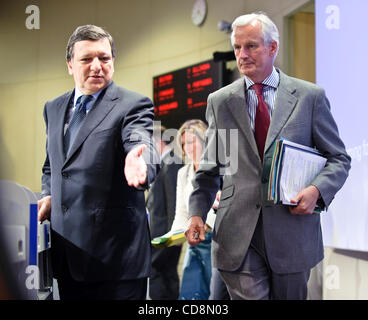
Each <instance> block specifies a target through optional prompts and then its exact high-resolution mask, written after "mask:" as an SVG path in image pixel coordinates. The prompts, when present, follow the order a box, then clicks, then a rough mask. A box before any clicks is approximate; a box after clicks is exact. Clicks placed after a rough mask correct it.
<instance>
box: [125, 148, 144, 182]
mask: <svg viewBox="0 0 368 320" xmlns="http://www.w3.org/2000/svg"><path fill="white" fill-rule="evenodd" d="M146 149H147V146H146V145H145V144H140V145H138V146H136V147H135V148H133V149H132V150H130V152H129V153H128V154H127V156H126V158H125V167H124V174H125V178H126V180H127V183H128V185H129V186H131V187H135V188H138V187H139V186H140V185H142V184H144V183H145V182H146V180H147V164H146V162H145V161H144V159H143V157H142V154H143V152H144V151H145V150H146Z"/></svg>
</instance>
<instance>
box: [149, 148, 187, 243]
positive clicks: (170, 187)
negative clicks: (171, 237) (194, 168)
mask: <svg viewBox="0 0 368 320" xmlns="http://www.w3.org/2000/svg"><path fill="white" fill-rule="evenodd" d="M170 152H172V151H170ZM171 157H172V156H171V155H170V153H167V154H166V155H165V156H164V158H163V159H162V161H161V170H160V173H159V174H158V175H157V177H156V180H155V182H154V183H153V184H152V186H151V188H150V190H149V192H148V195H147V209H148V212H149V213H150V230H151V238H152V239H153V238H155V237H158V236H161V235H163V234H165V233H166V232H168V231H169V230H170V228H171V225H172V223H173V221H174V218H175V207H176V182H177V177H178V170H179V169H180V168H181V167H182V166H183V165H182V164H181V161H180V159H179V158H178V157H176V156H175V158H172V159H171ZM168 161H170V163H169V162H168Z"/></svg>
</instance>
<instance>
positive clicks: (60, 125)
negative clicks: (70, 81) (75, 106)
mask: <svg viewBox="0 0 368 320" xmlns="http://www.w3.org/2000/svg"><path fill="white" fill-rule="evenodd" d="M73 97H74V90H73V91H70V92H68V93H67V94H66V97H65V99H64V100H63V101H62V102H60V104H59V106H58V108H56V110H57V112H56V119H62V121H57V127H56V130H55V132H56V134H57V149H58V151H59V154H60V157H61V159H63V158H64V157H65V155H64V124H65V117H66V113H67V110H68V107H69V106H70V104H71V103H72V99H73Z"/></svg>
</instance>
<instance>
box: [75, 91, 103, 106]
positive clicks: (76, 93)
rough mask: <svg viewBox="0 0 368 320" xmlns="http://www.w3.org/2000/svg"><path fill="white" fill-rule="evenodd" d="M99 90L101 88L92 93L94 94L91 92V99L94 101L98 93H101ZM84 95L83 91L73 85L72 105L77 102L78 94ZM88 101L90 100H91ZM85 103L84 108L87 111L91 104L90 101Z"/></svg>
mask: <svg viewBox="0 0 368 320" xmlns="http://www.w3.org/2000/svg"><path fill="white" fill-rule="evenodd" d="M101 91H102V90H100V91H97V92H96V93H94V94H91V96H92V97H93V99H92V100H91V101H95V100H97V98H98V96H99V95H100V93H101ZM83 95H84V93H83V92H82V91H80V90H79V89H78V88H77V87H75V90H74V106H75V104H76V103H77V100H78V98H79V97H80V96H83ZM91 101H90V102H91ZM90 102H89V103H87V104H86V110H87V111H88V110H89V109H90V108H91V106H92V103H90Z"/></svg>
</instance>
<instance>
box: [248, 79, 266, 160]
mask: <svg viewBox="0 0 368 320" xmlns="http://www.w3.org/2000/svg"><path fill="white" fill-rule="evenodd" d="M263 87H264V85H263V84H260V83H255V84H253V86H252V88H253V89H254V91H255V92H256V95H257V98H258V105H257V111H256V119H255V124H254V133H255V138H256V143H257V147H258V152H259V156H260V157H261V160H262V161H263V153H264V148H265V144H266V137H267V132H268V127H269V126H270V115H269V113H268V107H267V104H266V101H265V100H264V98H263V94H262V92H263Z"/></svg>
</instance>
